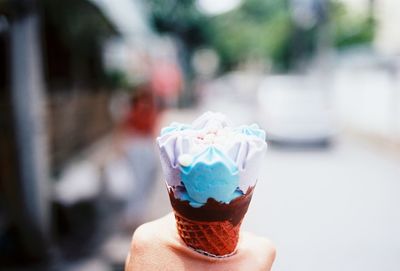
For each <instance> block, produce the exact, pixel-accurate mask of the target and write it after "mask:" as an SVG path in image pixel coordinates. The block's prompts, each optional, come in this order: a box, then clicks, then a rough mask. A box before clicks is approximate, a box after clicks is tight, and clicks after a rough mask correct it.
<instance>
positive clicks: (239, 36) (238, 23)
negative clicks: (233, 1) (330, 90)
mask: <svg viewBox="0 0 400 271" xmlns="http://www.w3.org/2000/svg"><path fill="white" fill-rule="evenodd" d="M211 22H212V27H211V29H210V31H209V37H210V42H211V44H212V46H213V47H214V48H215V49H216V50H217V52H218V53H219V55H220V57H221V63H222V64H223V65H224V66H225V67H226V68H230V67H232V66H234V65H236V64H238V63H240V62H241V61H244V60H246V59H248V58H252V59H260V58H261V59H265V60H268V59H270V60H272V63H275V64H278V63H280V62H282V61H283V59H282V58H283V57H284V54H285V50H286V49H287V44H288V42H289V38H290V34H291V28H292V26H291V21H290V14H289V12H288V8H287V3H286V1H275V0H247V1H244V3H243V4H242V6H241V7H240V8H238V9H236V10H234V11H232V12H229V13H226V14H223V15H221V16H217V17H214V18H211Z"/></svg>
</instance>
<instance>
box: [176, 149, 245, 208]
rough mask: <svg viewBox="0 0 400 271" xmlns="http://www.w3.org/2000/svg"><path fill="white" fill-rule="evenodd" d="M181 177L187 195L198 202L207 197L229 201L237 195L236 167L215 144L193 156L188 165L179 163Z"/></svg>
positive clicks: (205, 199) (237, 175)
mask: <svg viewBox="0 0 400 271" xmlns="http://www.w3.org/2000/svg"><path fill="white" fill-rule="evenodd" d="M181 178H182V182H183V184H184V185H185V188H186V191H187V193H188V195H189V197H190V198H191V199H193V200H194V201H196V202H198V203H200V204H204V203H206V202H207V200H208V199H209V198H213V199H215V200H216V201H220V202H230V201H231V200H232V199H234V198H235V197H237V196H238V193H237V192H235V190H236V189H237V187H238V186H239V170H238V167H237V166H236V165H235V163H234V162H233V161H232V160H231V159H230V158H229V157H228V156H226V155H225V154H224V153H223V152H222V151H220V150H219V149H218V148H216V147H215V146H209V147H207V148H206V149H205V150H204V151H203V152H201V153H199V154H198V155H196V156H194V157H193V160H192V161H191V163H190V165H187V166H182V165H181Z"/></svg>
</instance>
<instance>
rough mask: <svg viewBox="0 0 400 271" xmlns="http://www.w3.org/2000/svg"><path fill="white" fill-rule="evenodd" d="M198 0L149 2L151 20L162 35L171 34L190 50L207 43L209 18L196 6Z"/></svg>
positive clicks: (148, 0)
mask: <svg viewBox="0 0 400 271" xmlns="http://www.w3.org/2000/svg"><path fill="white" fill-rule="evenodd" d="M195 2H196V0H147V1H146V3H147V4H148V6H149V10H150V15H151V16H150V17H151V18H150V20H151V24H152V25H153V26H154V28H155V29H156V30H157V31H158V32H161V33H165V32H167V33H171V34H173V35H174V36H175V37H177V38H179V39H181V40H182V41H183V42H184V43H185V45H186V46H187V47H188V48H196V47H197V46H200V45H201V44H204V43H206V31H207V29H208V28H209V22H208V18H207V17H206V16H204V15H203V14H202V13H201V12H199V10H198V9H197V8H196V6H195Z"/></svg>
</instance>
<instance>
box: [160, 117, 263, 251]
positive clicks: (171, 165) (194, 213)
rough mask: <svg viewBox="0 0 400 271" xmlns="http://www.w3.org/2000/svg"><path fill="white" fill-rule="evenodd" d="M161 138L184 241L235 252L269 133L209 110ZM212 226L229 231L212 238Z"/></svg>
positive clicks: (164, 131)
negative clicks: (241, 124)
mask: <svg viewBox="0 0 400 271" xmlns="http://www.w3.org/2000/svg"><path fill="white" fill-rule="evenodd" d="M157 142H158V145H159V148H160V156H161V161H162V167H163V171H164V175H165V179H166V183H167V186H168V191H169V195H170V199H171V204H172V207H173V208H174V211H175V216H176V218H177V226H178V231H179V233H180V235H181V237H182V239H183V240H184V241H185V243H186V244H187V245H188V246H190V247H193V248H194V249H196V250H197V251H201V252H203V253H207V254H208V255H214V256H223V255H229V254H231V253H233V252H234V250H235V247H236V244H237V240H238V234H239V228H240V223H241V221H242V218H243V216H244V214H245V213H246V211H247V208H248V205H249V203H250V200H251V196H252V193H253V190H254V186H255V184H256V182H257V179H258V171H259V168H260V163H262V160H263V157H264V155H265V152H266V148H267V144H266V142H265V132H264V131H263V130H261V129H260V128H259V127H258V126H257V125H256V124H252V125H249V126H245V125H243V126H239V127H232V126H231V125H230V122H229V120H228V119H227V118H226V117H225V116H224V115H223V114H221V113H213V112H207V113H205V114H203V115H202V116H200V117H199V118H198V119H196V120H195V121H194V122H193V123H192V124H181V123H172V124H171V125H170V126H168V127H166V128H164V129H162V131H161V135H160V137H159V138H158V139H157ZM210 227H211V228H210ZM213 227H217V228H218V229H221V227H222V228H223V229H224V230H222V231H213V233H212V234H213V235H214V236H207V234H208V233H206V232H204V231H205V230H208V232H210V229H212V228H213ZM199 229H200V230H199ZM193 230H195V231H196V232H195V233H194V232H193ZM224 235H226V236H224ZM207 237H208V238H207ZM214 237H219V238H218V239H222V240H228V241H229V244H225V245H221V244H216V243H215V242H216V241H212V240H211V238H214ZM209 239H210V240H209ZM204 240H206V241H204ZM213 242H214V244H212V243H213ZM220 243H221V242H220ZM222 243H223V242H222ZM221 246H222V247H223V248H221Z"/></svg>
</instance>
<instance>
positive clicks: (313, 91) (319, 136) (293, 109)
mask: <svg viewBox="0 0 400 271" xmlns="http://www.w3.org/2000/svg"><path fill="white" fill-rule="evenodd" d="M311 79H312V78H311ZM328 94H329V93H328V91H327V89H326V88H324V87H323V85H322V84H320V85H319V84H318V83H317V81H313V80H310V78H309V77H306V76H295V75H280V76H269V77H267V78H266V79H265V80H264V81H263V82H262V83H261V85H260V87H259V90H258V100H259V108H260V112H259V122H260V124H261V125H262V126H263V128H264V129H265V130H266V132H267V139H268V140H269V141H270V142H271V143H278V144H288V145H299V146H303V145H304V146H308V145H310V146H329V145H330V143H331V139H332V137H333V135H334V134H335V129H334V127H333V121H332V118H331V110H330V103H329V97H328Z"/></svg>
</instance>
